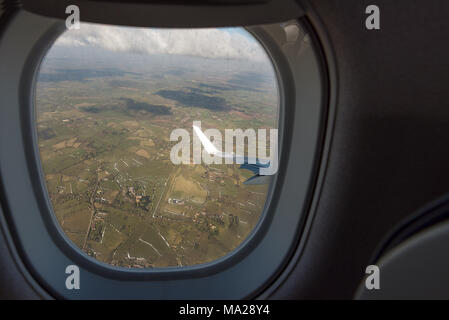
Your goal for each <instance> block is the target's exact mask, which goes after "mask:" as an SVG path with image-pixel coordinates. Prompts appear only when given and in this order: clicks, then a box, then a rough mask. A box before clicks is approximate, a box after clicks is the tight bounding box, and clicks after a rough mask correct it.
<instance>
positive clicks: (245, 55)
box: [55, 23, 268, 62]
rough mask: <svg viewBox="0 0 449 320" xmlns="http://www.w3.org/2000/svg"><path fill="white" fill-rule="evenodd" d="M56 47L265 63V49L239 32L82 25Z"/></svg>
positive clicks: (246, 33)
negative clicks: (93, 48) (91, 48)
mask: <svg viewBox="0 0 449 320" xmlns="http://www.w3.org/2000/svg"><path fill="white" fill-rule="evenodd" d="M55 46H63V47H74V48H76V47H80V46H83V47H97V48H102V49H106V50H110V51H114V52H128V53H137V54H145V55H151V54H170V55H187V56H197V57H203V58H212V59H213V58H219V59H244V60H251V61H257V62H264V61H266V60H267V59H268V58H267V56H266V54H265V51H264V49H263V48H262V47H261V46H260V44H259V43H258V42H257V40H255V39H254V38H253V37H252V36H251V35H250V34H249V33H248V32H247V31H245V30H244V29H242V28H219V29H155V28H134V27H121V26H110V25H100V24H90V23H81V25H80V29H79V30H76V29H73V30H67V31H66V32H65V33H63V34H62V35H61V37H60V38H59V39H58V40H57V41H56V43H55Z"/></svg>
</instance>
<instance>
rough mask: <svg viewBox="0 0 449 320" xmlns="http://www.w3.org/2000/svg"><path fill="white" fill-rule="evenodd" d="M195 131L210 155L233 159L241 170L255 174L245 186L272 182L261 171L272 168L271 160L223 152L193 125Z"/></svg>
mask: <svg viewBox="0 0 449 320" xmlns="http://www.w3.org/2000/svg"><path fill="white" fill-rule="evenodd" d="M193 131H194V132H195V134H196V135H197V136H198V138H199V139H200V141H201V144H202V145H203V147H204V150H206V152H207V153H208V154H210V155H214V156H217V157H220V158H228V159H233V162H234V163H240V169H246V170H250V171H252V172H253V173H254V176H252V177H251V178H249V179H248V180H246V181H245V182H243V183H244V184H267V183H269V182H270V180H271V177H270V176H267V175H263V174H262V172H261V170H260V169H261V168H268V167H269V166H270V161H269V160H266V159H264V160H260V159H258V158H252V157H245V156H241V155H236V154H235V153H234V152H231V153H229V152H222V151H220V150H218V149H217V148H216V147H215V146H214V144H213V143H212V142H211V141H210V140H209V138H207V136H206V135H205V134H204V133H203V131H201V129H200V128H199V127H197V126H195V125H193Z"/></svg>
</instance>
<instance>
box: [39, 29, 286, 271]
mask: <svg viewBox="0 0 449 320" xmlns="http://www.w3.org/2000/svg"><path fill="white" fill-rule="evenodd" d="M278 108H279V98H278V89H277V83H276V76H275V73H274V70H273V66H272V64H271V61H270V60H269V58H268V56H267V55H266V53H265V51H264V49H263V48H262V47H261V45H260V44H259V43H258V42H257V41H256V40H255V39H254V38H253V37H252V36H251V35H250V34H249V33H248V32H246V31H245V30H244V29H242V28H224V29H144V28H129V27H116V26H105V25H95V24H81V28H80V29H79V30H69V31H66V32H65V33H64V34H63V35H62V36H61V37H60V38H59V39H58V40H57V41H56V42H55V44H54V45H53V47H52V48H51V49H50V51H49V52H48V54H47V56H46V57H45V59H44V61H43V63H42V65H41V69H40V73H39V76H38V80H37V86H36V114H37V119H36V120H37V129H38V137H39V141H38V144H39V149H40V155H41V161H42V165H43V171H44V175H45V180H46V184H47V190H48V194H49V196H50V198H51V201H52V205H53V210H54V213H55V214H56V216H57V219H58V221H59V223H60V226H61V228H62V229H63V230H64V232H65V233H66V235H67V236H68V238H70V240H71V241H73V242H74V243H75V244H76V245H77V246H78V247H79V248H80V249H81V250H83V251H84V252H85V253H86V254H88V255H91V256H93V257H95V258H96V259H98V260H100V261H103V262H106V263H109V264H112V265H116V266H123V267H133V268H143V267H144V268H152V267H158V268H160V267H167V266H180V267H182V266H190V265H196V264H201V263H205V262H210V261H213V260H215V259H217V258H220V257H222V256H224V255H226V254H227V253H229V252H231V251H232V250H233V249H235V248H236V247H237V246H238V245H239V244H241V243H242V241H243V240H244V239H245V238H246V237H247V236H248V235H249V234H250V233H251V231H252V230H253V229H254V228H255V226H256V225H257V223H258V222H259V218H260V217H261V213H262V211H263V208H264V204H265V200H266V197H267V190H268V187H269V177H270V175H271V174H273V173H274V172H275V171H276V169H277V166H276V165H275V163H277V154H276V147H277V135H276V133H277V125H278ZM193 126H195V127H196V128H193ZM210 129H216V130H210ZM237 129H242V131H241V132H240V131H238V130H237ZM263 129H265V131H264V130H263ZM227 133H228V134H227ZM239 133H241V135H240V137H237V138H234V137H233V136H234V135H236V134H237V135H238V134H239ZM203 134H204V135H203ZM245 135H246V138H245ZM205 138H206V139H205ZM256 142H257V143H256ZM256 145H257V148H256ZM225 146H227V148H225ZM243 156H246V157H243ZM230 162H231V163H230ZM242 162H243V163H242ZM270 169H271V171H270ZM258 174H261V175H258ZM267 177H268V179H267ZM248 179H251V180H249V181H248V182H247V183H245V182H246V181H247V180H248Z"/></svg>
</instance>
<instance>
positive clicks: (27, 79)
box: [0, 11, 327, 299]
mask: <svg viewBox="0 0 449 320" xmlns="http://www.w3.org/2000/svg"><path fill="white" fill-rule="evenodd" d="M25 26H29V27H30V28H26V27H25ZM64 27H65V26H64V23H63V22H61V21H59V20H55V19H51V18H46V17H42V16H38V15H34V14H31V13H28V12H26V11H19V12H17V13H16V14H15V15H14V16H13V17H12V19H11V21H10V22H9V24H8V26H7V30H6V32H4V34H3V38H2V40H1V42H0V54H1V59H0V70H2V71H5V72H7V73H4V74H8V75H11V81H10V82H9V83H3V84H1V85H0V94H3V95H4V101H5V106H6V107H5V108H3V109H2V110H1V111H0V127H1V129H0V130H1V131H0V132H1V133H2V137H0V152H2V157H1V159H0V173H1V178H2V181H1V185H2V198H3V199H5V200H6V203H7V207H6V208H5V216H6V220H7V223H8V227H9V229H10V232H11V234H12V235H13V237H14V238H15V241H16V246H18V252H19V254H20V257H21V258H22V260H23V261H24V263H25V265H26V266H27V269H28V270H29V271H30V272H31V274H32V276H33V277H34V278H35V279H37V280H38V282H40V283H41V285H43V286H44V288H45V289H46V290H47V291H48V292H50V293H51V294H52V295H53V296H54V297H58V298H67V299H73V298H75V299H76V298H83V299H119V298H134V299H142V298H146V299H164V298H169V299H241V298H250V297H254V296H255V295H256V294H257V293H258V292H260V290H261V289H262V288H263V287H264V286H265V285H266V284H268V283H270V282H271V281H272V280H273V279H274V277H275V276H276V275H277V274H278V273H279V272H280V270H281V269H282V268H283V266H285V263H286V262H287V260H288V259H289V257H291V254H292V251H293V249H294V248H295V246H296V244H297V240H298V237H299V232H300V230H301V229H302V227H303V224H304V221H305V217H306V212H307V208H308V203H309V201H310V194H311V191H312V190H313V185H314V181H315V179H316V174H317V161H318V160H319V155H320V150H321V146H320V141H321V137H322V133H323V130H324V122H325V121H324V119H325V116H326V102H327V98H326V96H327V88H326V83H327V77H326V74H325V68H324V66H323V64H324V61H323V59H322V56H321V55H320V54H319V49H318V48H319V45H318V42H317V39H316V38H315V37H314V34H313V32H312V30H311V29H310V28H309V27H308V26H307V25H306V23H304V22H303V23H301V27H302V28H304V30H306V31H307V34H308V35H309V41H310V45H309V47H308V49H307V50H305V52H303V53H302V56H301V60H300V61H298V60H297V59H295V54H296V53H297V52H290V53H288V52H283V51H282V50H283V48H282V43H277V42H279V41H281V39H274V38H273V37H271V36H270V34H273V32H274V33H276V32H278V30H277V31H273V30H270V28H271V29H273V28H276V27H280V26H279V24H275V25H269V26H258V27H251V28H249V30H250V32H251V33H252V34H253V36H255V37H256V38H257V39H258V40H259V42H260V43H261V44H262V46H264V47H265V49H266V50H267V52H268V54H269V56H270V57H271V59H272V61H273V64H274V68H275V70H276V72H277V74H278V77H280V78H278V84H279V88H280V100H281V105H280V121H279V128H280V129H281V130H280V139H281V141H282V144H281V145H280V162H279V171H278V173H277V176H276V178H275V181H274V182H273V183H272V186H273V188H272V190H271V191H270V197H269V198H267V201H266V203H267V204H268V209H267V210H266V212H265V213H264V215H265V217H263V218H262V217H261V219H260V221H261V223H260V226H259V228H258V229H257V230H256V231H254V233H253V236H252V237H251V236H250V237H248V238H247V239H246V240H245V241H244V242H243V243H242V244H241V248H240V249H236V250H234V251H233V252H231V253H230V254H228V255H227V256H225V257H223V258H221V259H218V260H216V261H213V262H211V263H207V264H202V265H198V266H193V267H185V268H177V267H173V270H171V268H163V269H160V270H147V269H137V270H136V269H128V268H120V267H112V266H110V265H108V264H104V263H101V262H99V261H97V260H96V259H94V258H91V257H89V256H87V255H85V254H84V253H82V252H81V251H80V250H79V249H78V248H77V247H76V246H74V245H73V244H71V243H69V241H68V239H67V238H66V236H65V234H61V230H60V228H58V227H55V226H58V225H59V223H58V222H57V221H55V220H56V217H55V215H54V214H53V212H51V208H52V207H51V203H49V202H50V199H49V198H48V196H47V194H46V186H45V181H44V179H43V174H42V167H41V164H40V157H39V151H38V147H37V136H36V128H35V127H34V126H35V122H34V119H35V117H34V90H35V87H34V85H35V77H36V75H37V72H38V70H39V65H40V62H41V61H42V59H43V57H44V56H45V54H46V52H47V50H48V49H49V48H50V47H51V45H52V44H53V41H54V40H55V39H56V38H57V36H59V35H60V34H61V33H62V31H63V29H64ZM23 28H26V29H27V30H29V32H28V33H26V34H24V33H23V32H22V29H23ZM297 67H304V68H305V69H306V70H309V75H311V76H312V77H306V76H305V74H299V75H297V74H292V73H291V71H290V70H291V68H297ZM310 70H312V73H310ZM14 86H16V87H17V88H19V94H18V95H17V94H15V93H17V91H16V90H14ZM286 114H288V115H289V117H286ZM292 115H293V116H292ZM287 131H288V132H289V134H286V132H287ZM5 133H8V135H5ZM293 142H294V143H295V144H296V143H297V144H299V146H300V147H296V148H291V144H292V143H293ZM4 151H8V155H7V156H3V154H4ZM299 156H301V157H299ZM298 159H301V160H302V162H301V163H300V164H299V165H298V164H297V163H296V161H297V160H298ZM24 168H26V169H24ZM9 185H14V188H13V189H11V188H5V186H9ZM17 190H21V192H22V193H21V194H18V193H17V192H16V191H17ZM23 197H25V198H26V199H28V201H22V198H23ZM292 208H295V209H292ZM275 211H277V212H276V213H275ZM55 222H56V225H55ZM270 241H271V242H270ZM43 247H44V248H45V251H44V252H43V254H45V258H42V252H41V250H42V248H43ZM267 256H269V257H270V259H267ZM71 264H76V265H78V266H79V267H80V273H81V278H82V280H81V286H82V289H81V290H67V289H66V288H65V279H66V276H67V275H66V274H65V268H66V266H67V265H71ZM117 269H124V270H117ZM229 279H236V280H235V281H229ZM242 284H245V285H242ZM191 288H195V290H192V289H191Z"/></svg>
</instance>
